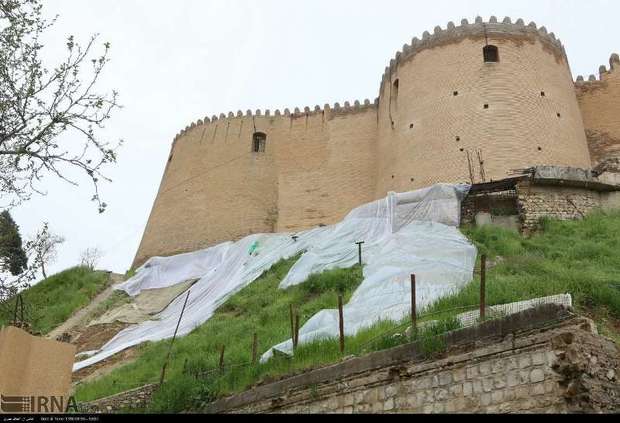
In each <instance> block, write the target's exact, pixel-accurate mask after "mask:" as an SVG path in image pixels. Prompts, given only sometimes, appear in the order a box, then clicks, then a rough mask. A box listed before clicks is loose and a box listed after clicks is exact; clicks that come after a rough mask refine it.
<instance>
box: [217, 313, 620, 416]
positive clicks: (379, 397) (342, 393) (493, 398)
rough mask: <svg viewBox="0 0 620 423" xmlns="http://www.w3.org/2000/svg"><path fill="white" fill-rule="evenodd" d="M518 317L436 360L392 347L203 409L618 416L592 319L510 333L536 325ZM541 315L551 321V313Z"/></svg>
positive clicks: (607, 343)
mask: <svg viewBox="0 0 620 423" xmlns="http://www.w3.org/2000/svg"><path fill="white" fill-rule="evenodd" d="M526 314H527V313H526ZM526 314H523V315H521V316H520V317H516V318H513V319H512V320H511V319H510V318H509V319H508V320H506V321H504V322H503V326H502V324H499V325H498V324H497V323H495V324H493V323H491V324H490V325H491V326H492V325H495V327H494V328H493V329H489V328H487V329H486V330H485V329H483V330H482V332H485V331H488V333H487V335H491V334H492V332H495V337H494V338H493V337H492V336H490V337H487V338H484V337H479V338H478V339H476V342H475V343H473V342H472V343H470V344H469V346H470V348H471V346H472V345H475V347H474V348H473V349H470V350H467V348H461V349H460V350H456V351H459V352H457V353H454V354H451V355H449V356H448V357H446V358H444V359H440V360H437V361H430V362H416V361H415V359H413V357H412V356H414V355H415V353H414V352H413V351H412V350H411V347H407V346H404V347H399V348H396V349H393V350H390V351H385V352H380V353H375V354H371V355H369V356H367V357H363V358H359V359H353V360H351V361H348V362H344V363H341V364H339V365H335V366H332V367H329V368H325V369H320V370H315V371H312V372H309V373H306V374H303V375H300V376H297V377H295V378H292V379H288V380H284V381H281V382H277V383H275V384H272V385H268V386H260V387H257V388H254V389H253V390H251V391H247V392H245V393H243V394H241V395H238V396H235V397H230V398H227V399H223V400H220V401H218V402H216V403H213V404H212V405H211V406H210V407H208V408H207V409H206V411H207V412H218V413H399V412H407V413H410V412H414V413H453V412H460V413H509V412H510V413H515V412H528V413H539V412H601V411H603V412H613V411H618V409H619V408H618V407H620V384H619V383H618V372H619V365H620V360H619V359H620V357H619V351H618V347H617V346H616V345H615V344H614V343H613V341H611V340H608V339H605V338H602V337H599V336H597V335H596V333H595V332H593V324H592V322H590V321H588V320H587V319H580V318H576V319H569V320H567V321H562V322H561V323H559V322H557V321H556V322H555V323H554V324H551V325H548V326H545V325H542V326H540V327H539V328H538V329H535V330H531V329H530V330H529V331H519V330H517V327H518V326H519V325H523V324H525V323H526V320H525V319H530V322H529V323H534V322H536V323H534V324H540V323H542V322H543V321H544V319H545V312H543V313H542V314H541V313H540V311H538V312H533V313H530V314H529V315H526ZM546 318H547V319H549V321H551V320H553V318H552V317H551V316H550V315H548V316H547V317H546ZM516 320H522V321H521V323H517V322H516ZM522 329H523V328H522ZM511 330H514V332H511ZM502 334H503V335H502ZM507 334H510V335H508V336H506V335H507ZM407 348H409V349H408V350H407ZM407 354H409V359H407Z"/></svg>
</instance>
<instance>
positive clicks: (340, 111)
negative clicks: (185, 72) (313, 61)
mask: <svg viewBox="0 0 620 423" xmlns="http://www.w3.org/2000/svg"><path fill="white" fill-rule="evenodd" d="M378 105H379V99H378V98H376V99H375V100H374V101H372V102H371V101H370V100H369V99H365V100H364V101H359V100H355V101H353V102H352V103H351V102H350V101H345V102H344V103H343V104H342V105H341V104H340V103H334V104H333V105H330V104H325V105H323V107H321V106H319V105H316V106H314V107H313V108H311V107H308V106H306V107H304V108H303V109H301V108H299V107H295V108H294V109H292V110H291V109H289V108H285V109H284V110H282V111H281V110H280V109H276V110H275V111H273V112H272V111H271V110H269V109H266V110H264V111H263V110H256V111H252V110H247V111H246V112H245V113H244V112H242V111H241V110H239V111H237V113H234V112H228V114H225V113H220V114H219V115H213V116H211V117H209V116H205V117H204V118H202V119H198V120H197V121H195V122H192V123H191V124H189V125H187V126H186V127H185V129H183V130H181V132H179V133H178V134H177V135H176V136H175V137H174V140H175V141H176V140H177V139H178V138H179V137H181V136H183V135H185V134H186V133H187V132H188V131H191V130H192V129H194V128H196V127H198V126H202V125H206V124H210V123H217V122H222V121H227V120H232V119H244V118H287V119H298V118H302V117H310V116H316V115H330V116H340V115H346V114H352V113H358V112H364V111H368V110H371V109H376V108H377V106H378Z"/></svg>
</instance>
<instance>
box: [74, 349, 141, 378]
mask: <svg viewBox="0 0 620 423" xmlns="http://www.w3.org/2000/svg"><path fill="white" fill-rule="evenodd" d="M137 356H138V348H137V347H132V348H128V349H126V350H123V351H121V352H119V353H118V354H114V355H113V356H111V357H108V358H106V359H105V360H101V361H100V362H98V363H95V364H93V365H92V366H88V367H85V368H83V369H80V370H78V371H77V372H73V375H72V378H71V380H72V382H73V383H74V384H75V383H76V382H90V381H91V380H94V379H97V378H99V377H101V376H103V375H106V374H108V373H110V372H111V371H112V370H114V369H116V368H117V367H120V366H124V365H125V364H129V363H130V362H132V361H133V360H135V359H136V358H137Z"/></svg>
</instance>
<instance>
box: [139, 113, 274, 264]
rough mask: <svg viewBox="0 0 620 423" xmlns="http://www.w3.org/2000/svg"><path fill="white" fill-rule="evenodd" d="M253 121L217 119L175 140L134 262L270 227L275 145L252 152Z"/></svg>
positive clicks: (196, 127) (250, 118)
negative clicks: (263, 151) (261, 150)
mask: <svg viewBox="0 0 620 423" xmlns="http://www.w3.org/2000/svg"><path fill="white" fill-rule="evenodd" d="M252 120H253V119H252V117H243V118H234V119H223V120H221V119H220V120H216V121H214V122H211V123H207V124H202V125H196V126H195V127H193V128H191V129H189V130H187V131H186V132H185V133H184V134H182V135H181V136H179V137H178V138H177V139H176V141H175V144H174V147H173V149H172V153H171V155H172V159H171V160H170V162H169V163H168V165H167V167H166V170H165V173H164V176H163V179H162V182H161V185H160V189H159V192H158V194H157V197H156V199H155V203H154V205H153V209H152V212H151V216H150V217H149V220H148V223H147V226H146V229H145V232H144V235H143V239H142V242H141V244H140V247H139V249H138V253H137V254H136V258H135V261H134V265H140V264H142V263H143V262H144V261H145V260H146V259H147V258H149V257H152V256H154V255H173V254H177V253H181V252H188V251H194V250H198V249H201V248H205V247H207V246H210V245H214V244H217V243H220V242H224V241H229V240H235V239H239V238H241V237H243V236H245V235H248V234H252V233H261V232H271V231H273V229H274V225H275V220H274V214H275V213H276V207H277V172H276V168H275V166H274V163H275V158H274V157H275V149H274V146H273V145H270V144H269V143H267V148H266V151H265V153H260V154H258V153H253V152H252V150H251V149H252V145H251V139H252V134H253V133H254V124H253V122H252Z"/></svg>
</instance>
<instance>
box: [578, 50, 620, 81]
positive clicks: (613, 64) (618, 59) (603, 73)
mask: <svg viewBox="0 0 620 423" xmlns="http://www.w3.org/2000/svg"><path fill="white" fill-rule="evenodd" d="M619 70H620V55H618V53H613V54H612V55H611V57H610V58H609V69H608V68H607V66H606V65H601V66H600V67H599V69H598V77H597V76H596V75H594V74H592V75H590V76H589V77H588V80H586V79H585V78H584V77H583V76H582V75H579V76H578V77H577V80H576V81H575V86H576V87H577V88H587V87H588V86H595V85H597V84H598V83H600V82H602V81H604V80H605V78H606V77H608V76H609V75H610V74H611V73H615V72H618V71H619Z"/></svg>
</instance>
